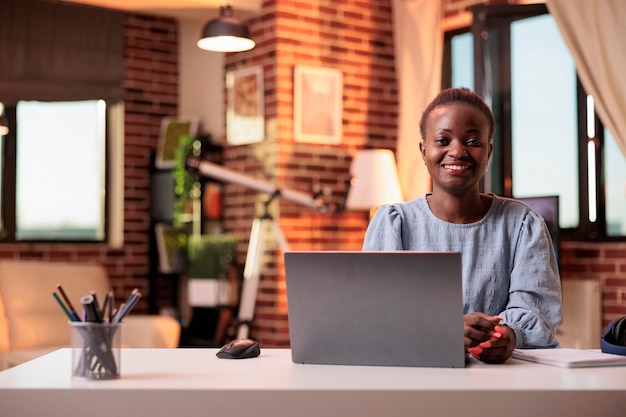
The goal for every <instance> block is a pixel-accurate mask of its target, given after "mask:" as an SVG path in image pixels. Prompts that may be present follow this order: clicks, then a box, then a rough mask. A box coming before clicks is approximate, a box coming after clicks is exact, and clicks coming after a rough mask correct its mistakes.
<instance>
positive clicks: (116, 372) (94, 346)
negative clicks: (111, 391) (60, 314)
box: [70, 322, 122, 380]
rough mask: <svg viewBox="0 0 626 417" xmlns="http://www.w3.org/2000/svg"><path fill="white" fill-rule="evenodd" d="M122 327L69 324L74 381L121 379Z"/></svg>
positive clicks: (115, 325)
mask: <svg viewBox="0 0 626 417" xmlns="http://www.w3.org/2000/svg"><path fill="white" fill-rule="evenodd" d="M121 326H122V323H92V322H70V328H71V333H72V378H81V379H90V380H100V379H116V378H119V377H120V352H121V333H122V331H121Z"/></svg>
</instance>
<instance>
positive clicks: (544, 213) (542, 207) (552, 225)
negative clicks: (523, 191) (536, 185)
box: [518, 195, 560, 260]
mask: <svg viewBox="0 0 626 417" xmlns="http://www.w3.org/2000/svg"><path fill="white" fill-rule="evenodd" d="M518 200H520V201H522V202H524V203H526V204H528V205H529V206H530V207H531V208H533V209H534V210H535V211H536V212H537V213H539V214H540V215H541V217H543V219H544V220H545V222H546V225H547V226H548V230H549V231H550V236H551V237H552V242H553V243H554V252H555V253H556V257H557V260H558V259H559V243H560V240H559V239H560V236H559V196H558V195H551V196H537V197H523V198H518Z"/></svg>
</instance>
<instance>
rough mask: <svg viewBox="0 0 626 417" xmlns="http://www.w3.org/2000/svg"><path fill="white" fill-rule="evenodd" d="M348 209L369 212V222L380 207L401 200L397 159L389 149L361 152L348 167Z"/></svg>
mask: <svg viewBox="0 0 626 417" xmlns="http://www.w3.org/2000/svg"><path fill="white" fill-rule="evenodd" d="M350 175H351V177H352V178H351V180H350V188H349V191H348V196H347V200H346V209H347V210H369V212H370V219H371V218H372V216H373V215H374V213H375V212H376V210H377V209H378V207H380V206H381V205H383V204H388V203H397V202H400V201H403V198H402V191H401V189H400V180H399V178H398V169H397V167H396V160H395V157H394V155H393V152H391V151H390V150H389V149H364V150H361V151H359V152H357V154H356V155H355V156H354V158H353V159H352V165H351V166H350Z"/></svg>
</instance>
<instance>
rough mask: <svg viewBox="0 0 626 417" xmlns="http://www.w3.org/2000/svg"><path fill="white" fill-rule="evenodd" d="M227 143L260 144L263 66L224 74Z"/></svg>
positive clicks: (262, 116) (262, 110)
mask: <svg viewBox="0 0 626 417" xmlns="http://www.w3.org/2000/svg"><path fill="white" fill-rule="evenodd" d="M226 91H227V106H226V140H227V142H228V143H230V144H232V145H245V144H250V143H258V142H262V141H263V139H264V138H265V110H264V88H263V67H261V66H256V67H251V68H244V69H240V70H236V71H229V72H228V73H227V74H226Z"/></svg>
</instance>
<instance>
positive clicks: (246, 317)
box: [187, 157, 328, 339]
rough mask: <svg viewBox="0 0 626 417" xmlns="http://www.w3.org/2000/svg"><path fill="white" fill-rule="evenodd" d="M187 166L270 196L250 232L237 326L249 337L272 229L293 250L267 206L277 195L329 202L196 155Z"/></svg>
mask: <svg viewBox="0 0 626 417" xmlns="http://www.w3.org/2000/svg"><path fill="white" fill-rule="evenodd" d="M187 166H188V167H189V168H193V169H195V170H197V172H198V173H199V174H200V175H202V176H204V177H210V178H214V179H217V180H220V181H223V182H230V183H234V184H239V185H243V186H245V187H248V188H251V189H253V190H256V191H259V192H263V193H267V194H269V195H270V199H269V200H268V201H267V202H266V203H265V211H264V213H263V214H261V215H260V216H257V217H255V218H254V220H253V221H252V229H251V231H250V239H249V241H248V252H247V253H246V261H245V262H246V263H245V265H244V271H243V287H242V290H241V302H240V304H239V315H238V329H237V339H246V338H248V333H249V330H250V326H251V324H252V319H253V317H254V307H255V304H256V296H257V289H258V285H259V279H260V275H261V266H262V265H261V260H262V258H263V253H264V247H265V241H266V236H267V233H268V231H269V228H271V229H272V231H273V233H274V236H275V237H276V240H277V241H278V245H279V247H280V249H281V251H282V252H283V253H285V252H287V251H288V250H289V245H288V244H287V240H286V239H285V237H284V235H283V233H282V231H281V230H280V228H279V226H278V224H276V222H275V221H274V219H273V218H272V217H271V215H270V214H269V213H268V211H267V205H268V204H269V202H270V201H272V200H273V199H274V198H276V197H282V198H284V199H286V200H289V201H292V202H294V203H298V204H302V205H304V206H307V207H311V208H314V209H316V210H318V211H320V212H327V211H328V205H327V204H326V202H325V201H324V199H323V198H322V195H323V192H322V191H321V190H320V191H318V192H316V193H314V194H312V195H308V194H306V193H304V192H301V191H296V190H284V189H281V188H278V187H277V186H275V185H273V184H271V183H269V182H266V181H263V180H259V179H256V178H252V177H249V176H247V175H243V174H240V173H238V172H235V171H232V170H229V169H226V168H224V167H222V166H220V165H218V164H215V163H213V162H210V161H206V160H203V159H199V158H196V157H191V158H188V159H187Z"/></svg>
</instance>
